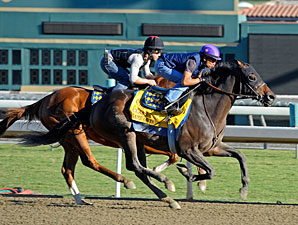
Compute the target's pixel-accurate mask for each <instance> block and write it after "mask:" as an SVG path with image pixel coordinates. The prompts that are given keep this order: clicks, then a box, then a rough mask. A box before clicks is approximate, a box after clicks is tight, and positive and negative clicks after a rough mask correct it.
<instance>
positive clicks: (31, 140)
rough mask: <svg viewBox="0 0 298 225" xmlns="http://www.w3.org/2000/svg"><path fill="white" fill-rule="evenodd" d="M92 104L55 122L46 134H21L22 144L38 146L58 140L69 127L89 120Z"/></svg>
mask: <svg viewBox="0 0 298 225" xmlns="http://www.w3.org/2000/svg"><path fill="white" fill-rule="evenodd" d="M91 110H92V106H87V107H85V108H83V109H81V110H80V111H79V112H76V113H74V114H73V115H72V116H70V117H68V118H66V119H65V120H62V121H61V122H60V123H57V124H56V125H55V126H54V127H53V128H52V129H51V130H50V131H49V132H48V133H46V134H42V135H40V134H30V135H25V136H23V139H22V142H21V144H22V145H28V146H38V145H50V144H53V143H56V142H59V141H60V140H61V139H63V138H64V136H65V135H66V134H67V133H68V131H69V130H70V129H71V128H74V127H77V126H79V125H80V124H82V123H83V124H84V125H86V124H87V123H88V122H87V121H89V115H90V113H91Z"/></svg>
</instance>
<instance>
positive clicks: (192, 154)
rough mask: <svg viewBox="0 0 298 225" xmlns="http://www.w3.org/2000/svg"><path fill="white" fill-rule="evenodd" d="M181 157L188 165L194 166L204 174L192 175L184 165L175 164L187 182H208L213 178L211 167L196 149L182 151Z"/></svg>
mask: <svg viewBox="0 0 298 225" xmlns="http://www.w3.org/2000/svg"><path fill="white" fill-rule="evenodd" d="M182 157H183V158H185V159H186V160H188V161H189V162H190V163H192V164H194V165H195V166H197V167H200V168H202V169H203V170H204V171H205V172H206V173H205V174H199V175H192V174H190V173H189V171H188V168H187V167H186V166H185V165H183V164H177V165H176V167H177V169H178V170H179V172H180V173H181V174H182V175H183V176H185V177H186V179H187V180H188V181H190V182H194V181H198V180H208V179H211V178H212V177H213V176H214V169H213V167H212V166H211V164H210V163H209V162H208V161H207V160H206V159H205V157H204V156H203V154H202V153H201V152H200V150H199V149H198V148H191V149H188V150H184V153H183V154H182Z"/></svg>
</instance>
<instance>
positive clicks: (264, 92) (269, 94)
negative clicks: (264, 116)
mask: <svg viewBox="0 0 298 225" xmlns="http://www.w3.org/2000/svg"><path fill="white" fill-rule="evenodd" d="M235 62H236V64H237V66H238V68H239V69H240V73H241V82H242V83H243V84H244V85H243V88H242V91H241V94H248V95H252V98H253V99H257V100H258V101H260V102H261V103H262V104H263V105H264V106H270V105H272V104H273V102H274V100H275V98H276V97H275V94H274V93H273V91H271V89H270V88H269V87H268V86H267V84H266V83H265V82H264V81H263V80H262V78H261V77H260V75H259V74H258V73H257V72H256V70H255V69H254V68H253V67H252V66H251V65H249V64H248V63H244V62H242V61H240V60H236V59H235Z"/></svg>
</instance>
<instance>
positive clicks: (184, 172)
mask: <svg viewBox="0 0 298 225" xmlns="http://www.w3.org/2000/svg"><path fill="white" fill-rule="evenodd" d="M176 167H177V169H178V170H179V172H180V173H181V174H182V175H183V176H185V177H188V176H189V173H188V169H187V167H186V166H185V165H183V164H176Z"/></svg>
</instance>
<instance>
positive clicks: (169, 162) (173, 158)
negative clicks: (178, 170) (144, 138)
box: [145, 146, 178, 172]
mask: <svg viewBox="0 0 298 225" xmlns="http://www.w3.org/2000/svg"><path fill="white" fill-rule="evenodd" d="M145 150H146V153H147V154H160V155H167V156H169V159H168V160H167V161H165V162H164V163H162V164H161V165H159V166H156V167H153V170H154V171H155V172H161V171H163V170H165V169H166V168H168V167H169V166H170V165H172V164H174V163H176V162H177V161H178V155H177V154H175V153H171V152H165V151H160V150H157V149H154V148H151V147H149V146H145Z"/></svg>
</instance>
